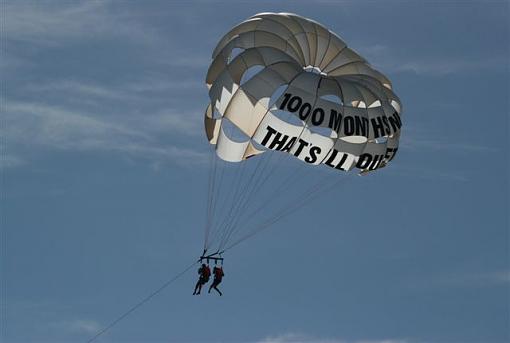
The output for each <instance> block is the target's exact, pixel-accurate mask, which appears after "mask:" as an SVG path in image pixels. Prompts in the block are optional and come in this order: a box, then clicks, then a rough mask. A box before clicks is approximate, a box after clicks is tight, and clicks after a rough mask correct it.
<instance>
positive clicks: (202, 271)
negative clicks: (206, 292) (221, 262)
mask: <svg viewBox="0 0 510 343" xmlns="http://www.w3.org/2000/svg"><path fill="white" fill-rule="evenodd" d="M198 275H199V278H198V281H197V283H196V285H195V290H194V291H193V295H198V294H200V291H201V290H202V286H203V285H205V284H206V283H207V282H208V281H209V278H210V276H211V269H210V268H209V266H208V265H206V264H205V263H202V266H201V267H200V268H199V269H198Z"/></svg>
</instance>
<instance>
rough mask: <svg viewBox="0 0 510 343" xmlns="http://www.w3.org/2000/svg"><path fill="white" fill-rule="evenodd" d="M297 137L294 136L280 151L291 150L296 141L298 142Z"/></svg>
mask: <svg viewBox="0 0 510 343" xmlns="http://www.w3.org/2000/svg"><path fill="white" fill-rule="evenodd" d="M296 139H297V137H292V138H291V139H289V141H288V142H287V144H286V145H285V146H284V147H283V149H281V150H280V151H285V152H289V151H290V149H292V147H293V146H294V143H296Z"/></svg>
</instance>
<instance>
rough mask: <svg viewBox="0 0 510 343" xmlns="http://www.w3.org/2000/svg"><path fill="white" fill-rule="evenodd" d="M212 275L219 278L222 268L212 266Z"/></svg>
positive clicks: (221, 275)
mask: <svg viewBox="0 0 510 343" xmlns="http://www.w3.org/2000/svg"><path fill="white" fill-rule="evenodd" d="M214 277H215V278H216V279H220V280H221V278H222V277H223V269H221V268H219V267H214Z"/></svg>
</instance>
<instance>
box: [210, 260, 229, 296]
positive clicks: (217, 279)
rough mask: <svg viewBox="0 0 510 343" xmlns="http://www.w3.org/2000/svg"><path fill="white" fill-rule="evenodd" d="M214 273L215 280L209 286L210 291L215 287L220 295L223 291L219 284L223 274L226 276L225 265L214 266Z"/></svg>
mask: <svg viewBox="0 0 510 343" xmlns="http://www.w3.org/2000/svg"><path fill="white" fill-rule="evenodd" d="M213 275H214V280H213V282H212V284H211V286H209V292H208V293H211V289H214V290H215V291H216V292H218V293H219V295H223V293H221V291H220V290H219V289H218V285H219V284H220V283H221V281H222V280H223V276H225V274H224V273H223V267H222V266H214V269H213Z"/></svg>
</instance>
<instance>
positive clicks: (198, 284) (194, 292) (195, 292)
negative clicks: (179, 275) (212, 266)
mask: <svg viewBox="0 0 510 343" xmlns="http://www.w3.org/2000/svg"><path fill="white" fill-rule="evenodd" d="M199 286H200V280H198V281H197V284H196V285H195V290H194V291H193V295H195V294H197V289H198V287H199Z"/></svg>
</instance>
